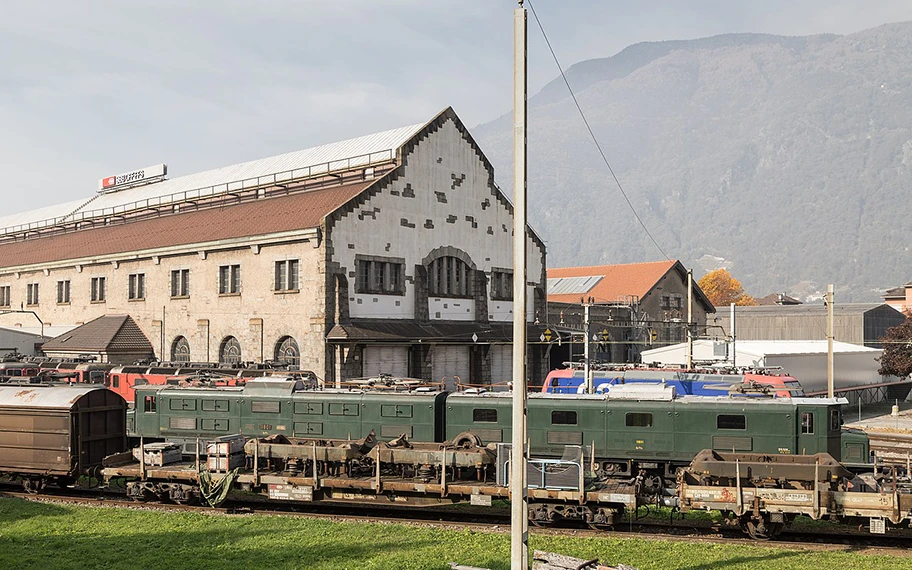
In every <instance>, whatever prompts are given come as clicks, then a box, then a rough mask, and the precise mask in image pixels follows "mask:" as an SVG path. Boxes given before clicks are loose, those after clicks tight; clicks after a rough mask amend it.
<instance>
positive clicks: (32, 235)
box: [0, 109, 546, 383]
mask: <svg viewBox="0 0 912 570" xmlns="http://www.w3.org/2000/svg"><path fill="white" fill-rule="evenodd" d="M118 182H119V181H118ZM146 182H148V181H146ZM102 185H104V184H102ZM0 228H4V229H2V230H0V310H2V309H13V310H20V309H21V310H27V311H34V312H35V313H36V314H37V315H38V316H39V318H40V319H41V320H42V321H43V322H44V323H45V324H54V325H64V324H72V325H78V324H81V323H85V322H88V321H91V320H92V319H95V318H97V317H99V316H102V315H116V314H128V315H130V316H131V317H133V319H134V320H135V321H136V323H137V324H138V325H139V326H140V328H141V329H142V330H143V332H144V333H145V335H146V336H147V337H148V339H149V341H151V343H152V345H153V347H155V350H156V353H157V356H158V358H159V359H161V360H174V361H178V360H185V361H186V360H192V361H202V362H216V361H217V362H223V363H232V362H238V361H252V362H264V361H268V360H274V359H276V360H286V361H292V362H296V363H299V364H300V367H301V368H303V369H310V370H313V371H315V372H316V373H317V374H318V375H320V376H322V377H323V378H324V379H325V380H326V381H327V382H334V381H336V380H339V379H346V378H353V377H359V376H367V375H375V374H377V373H381V372H385V373H390V374H394V375H400V376H415V377H423V378H426V379H434V380H435V381H436V380H440V379H441V378H443V377H450V376H458V377H460V379H461V380H462V381H463V382H474V383H487V382H491V381H495V382H496V381H502V380H508V379H509V378H510V375H511V358H512V356H511V355H512V352H511V344H510V339H511V323H512V318H513V302H512V297H513V293H512V273H513V272H512V266H513V260H512V239H513V236H512V233H513V229H512V228H513V209H512V205H511V202H510V201H509V200H508V199H507V198H506V197H505V196H504V195H503V193H502V192H501V191H500V189H499V188H498V187H497V186H496V185H495V183H494V172H493V168H492V166H491V164H490V162H488V160H487V159H486V158H485V156H484V154H483V153H482V152H481V150H480V149H479V147H478V146H477V145H476V143H475V141H474V140H473V139H472V136H471V135H470V134H469V133H468V131H467V130H466V128H465V127H464V126H463V124H462V123H461V121H460V120H459V118H458V117H457V116H456V114H455V113H454V112H453V111H452V109H446V110H444V111H443V112H441V113H440V114H439V115H438V116H436V117H434V118H433V119H432V120H431V121H429V122H428V123H426V124H420V125H413V126H409V127H404V128H400V129H395V130H391V131H386V132H382V133H377V134H374V135H368V136H364V137H360V138H356V139H351V140H347V141H342V142H338V143H334V144H328V145H324V146H319V147H315V148H310V149H307V150H302V151H298V152H293V153H289V154H285V155H281V156H275V157H272V158H266V159H262V160H255V161H252V162H246V163H243V164H237V165H234V166H228V167H224V168H218V169H215V170H210V171H207V172H200V173H197V174H191V175H188V176H182V177H179V178H173V179H164V178H159V179H157V180H155V181H153V182H152V183H146V184H139V185H134V186H129V185H127V186H126V187H123V186H115V187H114V188H113V189H109V190H106V191H104V190H103V191H99V192H98V193H97V194H96V195H94V196H91V197H89V196H87V197H86V198H85V199H83V200H78V201H75V202H71V203H68V204H60V205H58V206H53V207H49V208H43V209H40V210H33V211H30V212H25V213H22V214H16V215H12V216H6V217H4V218H0ZM527 235H528V237H527V243H528V246H527V247H528V260H529V267H528V275H529V278H528V282H527V285H528V294H527V298H528V299H529V304H528V318H529V321H530V327H531V328H532V329H533V330H532V331H531V332H530V336H531V338H537V337H538V336H539V334H540V332H538V331H537V329H535V327H534V325H533V324H532V322H533V321H534V320H535V319H536V318H537V316H540V318H541V320H544V316H545V247H544V245H543V243H542V241H541V240H540V239H539V238H538V237H537V236H536V235H535V233H534V232H532V231H531V230H530V231H529V232H528V234H527ZM27 317H28V316H27V315H22V314H7V315H4V316H2V317H0V325H4V324H5V325H11V326H12V325H15V324H17V323H14V322H13V321H14V320H15V321H17V322H23V321H26V320H27ZM29 324H30V323H29ZM533 335H534V336H533ZM59 340H60V339H58V341H59ZM544 366H545V358H544V350H543V349H541V348H539V347H535V346H533V348H532V351H531V352H530V354H529V376H530V377H531V379H532V380H533V381H535V380H540V379H541V377H542V376H543V375H544V374H545V373H546V370H545V369H544Z"/></svg>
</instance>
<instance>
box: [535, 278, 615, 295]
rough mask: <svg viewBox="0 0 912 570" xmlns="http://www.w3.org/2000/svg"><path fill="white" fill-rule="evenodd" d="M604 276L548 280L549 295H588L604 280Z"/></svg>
mask: <svg viewBox="0 0 912 570" xmlns="http://www.w3.org/2000/svg"><path fill="white" fill-rule="evenodd" d="M603 277H604V275H592V276H589V277H552V278H550V279H548V294H549V295H569V294H574V293H579V294H581V293H588V292H589V291H590V290H591V289H592V288H593V287H595V286H596V284H597V283H598V282H599V281H601V280H602V278H603Z"/></svg>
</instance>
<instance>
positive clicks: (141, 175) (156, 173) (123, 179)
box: [98, 164, 168, 190]
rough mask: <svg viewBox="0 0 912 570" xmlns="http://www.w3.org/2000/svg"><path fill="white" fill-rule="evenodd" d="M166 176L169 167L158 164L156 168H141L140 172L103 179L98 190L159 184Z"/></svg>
mask: <svg viewBox="0 0 912 570" xmlns="http://www.w3.org/2000/svg"><path fill="white" fill-rule="evenodd" d="M166 174H168V166H167V165H166V164H156V165H154V166H147V167H146V168H140V169H139V170H133V171H132V172H124V173H123V174H117V175H114V176H107V177H105V178H102V179H101V180H99V181H98V189H99V190H110V189H113V188H117V187H118V186H124V185H127V184H129V185H131V186H133V185H137V184H151V183H152V182H158V181H159V180H160V179H161V178H163V177H164V176H165V175H166Z"/></svg>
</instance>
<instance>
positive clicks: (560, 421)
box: [551, 410, 576, 426]
mask: <svg viewBox="0 0 912 570" xmlns="http://www.w3.org/2000/svg"><path fill="white" fill-rule="evenodd" d="M551 425H555V426H575V425H576V412H570V411H563V410H554V411H553V412H551Z"/></svg>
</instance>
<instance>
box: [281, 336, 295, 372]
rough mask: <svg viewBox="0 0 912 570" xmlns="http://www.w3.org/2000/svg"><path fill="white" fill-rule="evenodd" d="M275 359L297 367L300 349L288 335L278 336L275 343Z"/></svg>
mask: <svg viewBox="0 0 912 570" xmlns="http://www.w3.org/2000/svg"><path fill="white" fill-rule="evenodd" d="M275 359H276V360H277V361H279V362H282V363H284V364H288V365H290V366H293V367H295V368H297V367H298V366H299V365H300V364H301V349H299V348H298V343H297V342H295V339H293V338H291V337H290V336H283V337H282V338H280V339H279V342H277V343H276V348H275Z"/></svg>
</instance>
